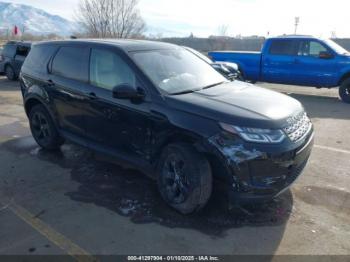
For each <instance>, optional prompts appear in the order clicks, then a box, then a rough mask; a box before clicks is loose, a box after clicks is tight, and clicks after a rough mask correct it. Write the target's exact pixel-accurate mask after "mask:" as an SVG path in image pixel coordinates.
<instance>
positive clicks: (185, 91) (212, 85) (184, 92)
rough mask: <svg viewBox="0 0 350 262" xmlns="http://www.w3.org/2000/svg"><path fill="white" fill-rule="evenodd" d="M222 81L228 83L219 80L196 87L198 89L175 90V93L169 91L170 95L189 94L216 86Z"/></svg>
mask: <svg viewBox="0 0 350 262" xmlns="http://www.w3.org/2000/svg"><path fill="white" fill-rule="evenodd" d="M223 83H229V81H223V82H220V83H215V84H211V85H207V86H205V87H202V88H198V89H190V90H184V91H180V92H175V93H171V95H183V94H189V93H193V92H197V91H201V90H203V89H208V88H211V87H214V86H218V85H221V84H223Z"/></svg>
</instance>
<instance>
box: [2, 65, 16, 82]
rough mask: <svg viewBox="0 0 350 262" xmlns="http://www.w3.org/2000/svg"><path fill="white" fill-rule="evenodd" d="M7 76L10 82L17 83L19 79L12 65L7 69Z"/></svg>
mask: <svg viewBox="0 0 350 262" xmlns="http://www.w3.org/2000/svg"><path fill="white" fill-rule="evenodd" d="M5 75H6V77H7V79H8V80H10V81H15V80H16V79H17V76H16V73H15V70H14V69H13V67H12V66H10V65H7V66H6V67H5Z"/></svg>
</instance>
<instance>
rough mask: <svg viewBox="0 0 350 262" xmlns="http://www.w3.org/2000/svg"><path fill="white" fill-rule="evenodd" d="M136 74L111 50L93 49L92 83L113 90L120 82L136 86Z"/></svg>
mask: <svg viewBox="0 0 350 262" xmlns="http://www.w3.org/2000/svg"><path fill="white" fill-rule="evenodd" d="M135 79H136V77H135V74H134V72H133V71H132V69H131V68H130V67H129V65H128V64H127V63H125V62H124V61H123V59H122V58H121V57H120V56H119V55H117V54H116V53H114V52H112V51H109V50H101V49H92V50H91V57H90V83H91V84H92V85H94V86H97V87H101V88H104V89H107V90H112V89H113V88H114V87H116V86H118V85H120V84H129V85H131V86H135Z"/></svg>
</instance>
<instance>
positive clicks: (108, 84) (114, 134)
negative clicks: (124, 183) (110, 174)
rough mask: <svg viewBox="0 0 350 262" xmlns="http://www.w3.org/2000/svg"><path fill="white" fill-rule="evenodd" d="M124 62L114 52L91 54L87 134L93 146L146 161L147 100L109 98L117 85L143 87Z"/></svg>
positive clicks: (149, 134)
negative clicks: (95, 144)
mask: <svg viewBox="0 0 350 262" xmlns="http://www.w3.org/2000/svg"><path fill="white" fill-rule="evenodd" d="M126 59H127V58H126V57H123V55H122V54H120V53H119V52H117V51H111V50H103V49H101V50H99V49H94V48H93V49H92V50H91V58H90V82H91V89H92V90H93V93H94V95H95V97H94V98H92V99H90V100H89V110H88V114H87V133H88V136H89V140H91V141H93V142H95V143H98V144H102V145H103V146H105V147H108V148H110V149H112V150H116V151H118V152H122V153H123V154H126V155H128V156H132V157H139V158H143V159H147V157H148V155H149V153H148V148H149V143H150V137H151V131H150V127H151V123H150V117H149V114H150V113H149V112H150V104H151V101H150V99H149V97H148V96H147V95H146V98H145V100H144V101H142V102H139V103H135V102H131V101H130V100H128V99H116V98H113V96H112V89H113V87H115V86H117V85H118V84H124V83H127V84H130V85H133V86H138V87H140V86H143V85H142V84H141V82H140V81H139V80H138V78H137V75H136V73H134V70H133V69H132V67H131V66H130V63H131V62H129V63H128V62H126V61H125V60H126Z"/></svg>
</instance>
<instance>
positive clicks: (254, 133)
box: [220, 123, 286, 144]
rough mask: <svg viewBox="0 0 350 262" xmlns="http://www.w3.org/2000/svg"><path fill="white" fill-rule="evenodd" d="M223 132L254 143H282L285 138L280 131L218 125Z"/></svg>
mask: <svg viewBox="0 0 350 262" xmlns="http://www.w3.org/2000/svg"><path fill="white" fill-rule="evenodd" d="M220 126H221V128H222V129H223V130H225V131H227V132H229V133H232V134H237V135H239V136H240V137H241V138H243V139H244V140H245V141H248V142H254V143H265V144H271V143H272V144H277V143H280V142H282V141H283V139H284V138H285V137H286V136H285V134H284V132H283V131H282V130H280V129H262V128H251V127H238V126H233V125H229V124H225V123H220Z"/></svg>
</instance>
